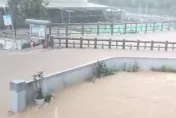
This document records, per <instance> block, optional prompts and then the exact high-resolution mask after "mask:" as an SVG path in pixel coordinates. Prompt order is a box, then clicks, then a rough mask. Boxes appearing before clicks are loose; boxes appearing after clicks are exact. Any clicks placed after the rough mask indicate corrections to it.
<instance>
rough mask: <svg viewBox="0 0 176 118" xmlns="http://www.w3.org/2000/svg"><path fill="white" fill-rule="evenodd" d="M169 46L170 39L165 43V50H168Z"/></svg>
mask: <svg viewBox="0 0 176 118" xmlns="http://www.w3.org/2000/svg"><path fill="white" fill-rule="evenodd" d="M167 48H168V41H166V43H165V51H167Z"/></svg>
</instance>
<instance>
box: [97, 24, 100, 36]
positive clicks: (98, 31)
mask: <svg viewBox="0 0 176 118" xmlns="http://www.w3.org/2000/svg"><path fill="white" fill-rule="evenodd" d="M99 34H100V22H98V23H97V36H99Z"/></svg>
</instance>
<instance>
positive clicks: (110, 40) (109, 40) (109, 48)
mask: <svg viewBox="0 0 176 118" xmlns="http://www.w3.org/2000/svg"><path fill="white" fill-rule="evenodd" d="M111 41H112V39H109V49H111Z"/></svg>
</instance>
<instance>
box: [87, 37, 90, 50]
mask: <svg viewBox="0 0 176 118" xmlns="http://www.w3.org/2000/svg"><path fill="white" fill-rule="evenodd" d="M87 41H88V44H87V45H88V48H89V47H90V42H89V39H88V40H87Z"/></svg>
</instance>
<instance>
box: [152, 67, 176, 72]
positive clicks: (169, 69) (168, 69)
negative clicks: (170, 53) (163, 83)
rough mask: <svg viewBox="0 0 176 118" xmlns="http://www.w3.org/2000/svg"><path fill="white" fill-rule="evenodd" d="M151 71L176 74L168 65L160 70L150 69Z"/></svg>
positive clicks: (175, 70)
mask: <svg viewBox="0 0 176 118" xmlns="http://www.w3.org/2000/svg"><path fill="white" fill-rule="evenodd" d="M151 70H152V71H156V72H174V73H175V72H176V69H173V68H172V67H170V66H169V65H163V66H161V67H160V68H151Z"/></svg>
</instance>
